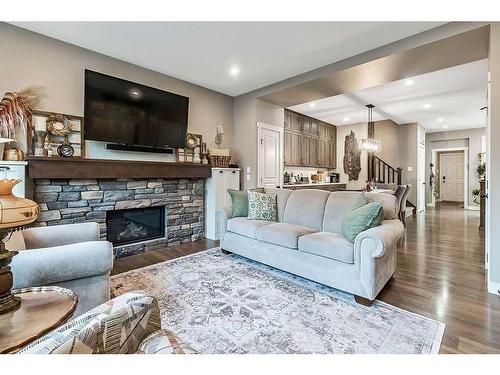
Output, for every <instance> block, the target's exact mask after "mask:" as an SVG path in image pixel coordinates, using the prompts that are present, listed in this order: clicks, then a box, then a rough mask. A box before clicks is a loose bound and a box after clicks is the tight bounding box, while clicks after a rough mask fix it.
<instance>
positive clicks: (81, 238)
mask: <svg viewBox="0 0 500 375" xmlns="http://www.w3.org/2000/svg"><path fill="white" fill-rule="evenodd" d="M22 233H23V237H24V242H25V243H26V248H27V249H40V248H43V247H53V246H62V245H69V244H73V243H77V242H85V241H97V240H99V238H100V235H99V224H98V223H94V222H89V223H78V224H65V225H54V226H48V227H34V228H29V229H26V230H23V231H22Z"/></svg>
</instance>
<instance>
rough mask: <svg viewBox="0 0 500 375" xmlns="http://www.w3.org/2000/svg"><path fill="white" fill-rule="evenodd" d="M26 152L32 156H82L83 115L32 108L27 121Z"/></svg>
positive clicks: (83, 146) (83, 148) (83, 145)
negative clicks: (29, 119) (30, 115)
mask: <svg viewBox="0 0 500 375" xmlns="http://www.w3.org/2000/svg"><path fill="white" fill-rule="evenodd" d="M28 152H29V155H32V156H49V157H58V156H62V157H71V156H73V157H84V156H85V142H84V140H83V117H79V116H73V115H67V114H63V113H57V112H44V111H38V110H34V111H33V116H32V117H31V121H30V122H29V123H28Z"/></svg>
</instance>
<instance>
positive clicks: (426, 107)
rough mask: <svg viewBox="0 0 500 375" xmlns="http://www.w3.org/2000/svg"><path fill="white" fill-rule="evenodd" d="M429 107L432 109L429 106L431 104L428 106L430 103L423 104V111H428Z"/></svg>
mask: <svg viewBox="0 0 500 375" xmlns="http://www.w3.org/2000/svg"><path fill="white" fill-rule="evenodd" d="M431 107H432V106H431V104H430V103H425V104H424V108H425V109H429V108H431Z"/></svg>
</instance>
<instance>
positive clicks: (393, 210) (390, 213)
mask: <svg viewBox="0 0 500 375" xmlns="http://www.w3.org/2000/svg"><path fill="white" fill-rule="evenodd" d="M365 197H367V198H368V201H369V202H380V203H382V205H383V206H384V220H392V219H397V218H398V212H399V206H398V200H397V198H396V196H395V195H392V194H387V193H374V192H370V193H365Z"/></svg>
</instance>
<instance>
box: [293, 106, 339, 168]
mask: <svg viewBox="0 0 500 375" xmlns="http://www.w3.org/2000/svg"><path fill="white" fill-rule="evenodd" d="M336 136H337V129H336V127H335V125H332V124H328V123H326V122H324V121H320V120H317V119H314V118H312V117H308V116H305V115H302V114H300V113H296V112H293V111H289V110H285V134H284V143H285V144H284V162H285V165H288V166H304V167H319V168H335V166H336V159H337V156H336V151H335V150H336Z"/></svg>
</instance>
